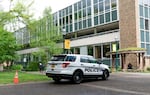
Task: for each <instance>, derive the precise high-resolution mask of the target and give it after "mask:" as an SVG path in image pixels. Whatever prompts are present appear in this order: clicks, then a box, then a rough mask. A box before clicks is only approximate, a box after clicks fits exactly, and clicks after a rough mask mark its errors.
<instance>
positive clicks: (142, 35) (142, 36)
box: [141, 31, 145, 42]
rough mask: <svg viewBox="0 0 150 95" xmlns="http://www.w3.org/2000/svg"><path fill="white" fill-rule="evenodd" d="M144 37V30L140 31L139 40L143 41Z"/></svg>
mask: <svg viewBox="0 0 150 95" xmlns="http://www.w3.org/2000/svg"><path fill="white" fill-rule="evenodd" d="M144 37H145V36H144V31H141V41H142V42H144V41H145V40H144Z"/></svg>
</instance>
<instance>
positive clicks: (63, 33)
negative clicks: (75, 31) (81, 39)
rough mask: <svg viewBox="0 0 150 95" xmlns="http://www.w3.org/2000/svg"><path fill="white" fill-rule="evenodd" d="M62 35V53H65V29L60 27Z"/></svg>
mask: <svg viewBox="0 0 150 95" xmlns="http://www.w3.org/2000/svg"><path fill="white" fill-rule="evenodd" d="M62 35H63V53H65V36H66V29H65V28H63V29H62Z"/></svg>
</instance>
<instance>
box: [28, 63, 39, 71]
mask: <svg viewBox="0 0 150 95" xmlns="http://www.w3.org/2000/svg"><path fill="white" fill-rule="evenodd" d="M26 70H27V71H38V70H39V67H38V63H37V62H30V63H29V64H28V66H27V68H26Z"/></svg>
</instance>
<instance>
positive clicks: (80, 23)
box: [79, 21, 82, 29]
mask: <svg viewBox="0 0 150 95" xmlns="http://www.w3.org/2000/svg"><path fill="white" fill-rule="evenodd" d="M79 29H82V21H80V22H79Z"/></svg>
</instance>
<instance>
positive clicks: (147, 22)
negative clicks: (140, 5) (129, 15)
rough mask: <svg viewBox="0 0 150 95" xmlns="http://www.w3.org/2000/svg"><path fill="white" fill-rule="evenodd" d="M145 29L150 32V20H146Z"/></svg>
mask: <svg viewBox="0 0 150 95" xmlns="http://www.w3.org/2000/svg"><path fill="white" fill-rule="evenodd" d="M145 29H146V30H149V20H148V19H145Z"/></svg>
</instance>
